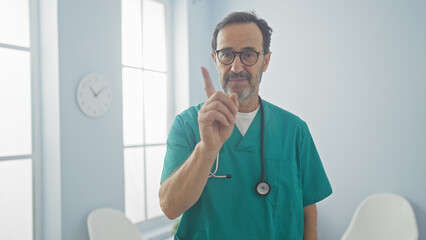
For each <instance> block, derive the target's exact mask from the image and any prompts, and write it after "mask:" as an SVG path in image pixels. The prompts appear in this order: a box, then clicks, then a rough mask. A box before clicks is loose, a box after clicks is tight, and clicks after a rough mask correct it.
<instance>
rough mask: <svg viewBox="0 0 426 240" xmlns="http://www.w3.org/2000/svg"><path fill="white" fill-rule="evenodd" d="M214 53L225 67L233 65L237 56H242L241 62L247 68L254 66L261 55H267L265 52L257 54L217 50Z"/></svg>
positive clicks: (253, 52)
mask: <svg viewBox="0 0 426 240" xmlns="http://www.w3.org/2000/svg"><path fill="white" fill-rule="evenodd" d="M214 52H215V53H216V56H217V58H218V59H219V61H220V62H221V63H223V64H225V65H229V64H232V63H233V62H234V60H235V56H237V55H240V60H241V62H242V63H243V64H244V65H246V66H251V65H254V64H255V63H256V62H257V59H258V58H259V54H265V52H256V51H253V50H246V51H242V52H234V51H231V50H228V49H222V50H216V51H214Z"/></svg>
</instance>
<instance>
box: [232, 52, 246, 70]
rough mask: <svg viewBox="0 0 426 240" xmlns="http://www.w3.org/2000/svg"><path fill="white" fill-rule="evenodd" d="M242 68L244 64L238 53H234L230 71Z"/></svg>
mask: <svg viewBox="0 0 426 240" xmlns="http://www.w3.org/2000/svg"><path fill="white" fill-rule="evenodd" d="M243 68H244V64H243V63H242V62H241V58H240V55H236V56H235V59H234V62H233V63H232V68H231V71H233V72H234V73H239V72H242V71H243Z"/></svg>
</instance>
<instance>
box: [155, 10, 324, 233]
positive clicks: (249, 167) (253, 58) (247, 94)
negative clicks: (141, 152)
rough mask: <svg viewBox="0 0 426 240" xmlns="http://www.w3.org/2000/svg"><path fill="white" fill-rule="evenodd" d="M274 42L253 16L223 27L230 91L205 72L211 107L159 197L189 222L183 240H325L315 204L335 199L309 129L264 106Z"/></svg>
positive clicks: (223, 73)
mask: <svg viewBox="0 0 426 240" xmlns="http://www.w3.org/2000/svg"><path fill="white" fill-rule="evenodd" d="M271 33H272V29H271V28H270V27H269V26H268V24H267V23H266V22H265V21H264V20H263V19H260V18H258V17H257V16H256V15H255V14H254V13H247V12H235V13H231V14H230V15H228V16H227V17H226V18H225V19H223V20H222V21H221V22H220V23H219V24H218V25H217V26H216V29H215V31H214V33H213V39H212V53H211V55H212V58H213V61H214V62H215V65H216V68H217V71H218V73H219V79H220V83H221V86H222V89H223V91H216V90H215V89H214V87H213V85H212V81H211V79H210V76H209V73H208V72H207V70H206V69H205V68H202V69H201V70H202V74H203V78H204V83H205V92H206V95H207V98H208V99H207V101H206V102H205V103H204V104H200V105H198V106H194V107H191V108H189V109H187V110H186V111H184V112H183V113H181V114H179V115H178V116H177V117H176V119H175V121H174V123H173V126H172V128H171V130H170V133H169V137H168V140H167V153H166V156H165V160H164V168H163V174H162V178H161V182H162V183H161V188H160V192H159V197H160V205H161V208H162V210H163V212H164V213H165V215H166V216H167V217H168V218H170V219H174V218H177V217H179V216H180V215H181V214H182V213H183V216H182V219H181V222H180V225H179V228H178V231H177V233H176V235H175V239H181V240H185V239H203V240H207V239H268V240H270V239H285V240H290V239H316V235H317V233H316V222H317V211H316V205H315V204H316V203H317V202H319V201H321V200H322V199H324V198H326V197H327V196H329V195H330V194H331V193H332V190H331V186H330V183H329V181H328V179H327V176H326V174H325V171H324V169H323V166H322V163H321V160H320V158H319V155H318V153H317V150H316V148H315V145H314V142H313V140H312V137H311V135H310V133H309V129H308V127H307V125H306V123H305V122H304V121H303V120H301V119H300V118H298V117H297V116H295V115H293V114H291V113H289V112H287V111H285V110H283V109H281V108H279V107H277V106H275V105H273V104H271V103H269V102H267V101H265V100H263V99H261V98H260V97H259V84H260V82H261V79H262V73H263V72H265V71H266V69H267V68H268V65H269V61H270V59H271V52H270V51H269V45H270V41H271ZM281 80H282V79H280V78H279V76H277V79H275V80H274V81H281Z"/></svg>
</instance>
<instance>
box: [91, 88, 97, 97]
mask: <svg viewBox="0 0 426 240" xmlns="http://www.w3.org/2000/svg"><path fill="white" fill-rule="evenodd" d="M90 91H92V93H93V96H95V97H97V96H98V94H96V93H95V90H93V88H92V87H90Z"/></svg>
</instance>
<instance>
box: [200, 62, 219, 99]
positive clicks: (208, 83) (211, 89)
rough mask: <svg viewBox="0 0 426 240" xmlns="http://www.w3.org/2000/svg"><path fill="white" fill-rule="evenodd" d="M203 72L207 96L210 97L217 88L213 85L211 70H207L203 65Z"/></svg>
mask: <svg viewBox="0 0 426 240" xmlns="http://www.w3.org/2000/svg"><path fill="white" fill-rule="evenodd" d="M201 72H202V73H203V78H204V90H205V91H206V95H207V98H210V96H211V95H213V94H214V93H215V92H216V90H215V89H214V87H213V84H212V80H211V78H210V74H209V71H207V69H206V68H205V67H201Z"/></svg>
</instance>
